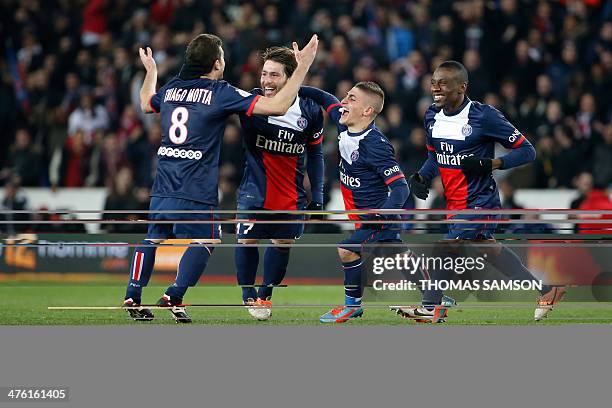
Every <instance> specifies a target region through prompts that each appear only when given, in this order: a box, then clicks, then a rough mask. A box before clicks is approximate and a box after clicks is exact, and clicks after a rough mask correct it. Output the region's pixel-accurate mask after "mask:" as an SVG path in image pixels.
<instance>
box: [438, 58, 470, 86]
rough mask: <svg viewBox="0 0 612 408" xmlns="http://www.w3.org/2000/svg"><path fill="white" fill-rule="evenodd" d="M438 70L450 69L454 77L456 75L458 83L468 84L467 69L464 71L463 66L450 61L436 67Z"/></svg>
mask: <svg viewBox="0 0 612 408" xmlns="http://www.w3.org/2000/svg"><path fill="white" fill-rule="evenodd" d="M439 68H445V69H450V70H452V71H455V75H457V79H458V80H459V82H462V83H465V84H467V83H468V82H469V81H468V71H467V69H465V67H464V66H463V64H462V63H460V62H457V61H452V60H449V61H444V62H443V63H441V64H440V65H439V66H438V69H439Z"/></svg>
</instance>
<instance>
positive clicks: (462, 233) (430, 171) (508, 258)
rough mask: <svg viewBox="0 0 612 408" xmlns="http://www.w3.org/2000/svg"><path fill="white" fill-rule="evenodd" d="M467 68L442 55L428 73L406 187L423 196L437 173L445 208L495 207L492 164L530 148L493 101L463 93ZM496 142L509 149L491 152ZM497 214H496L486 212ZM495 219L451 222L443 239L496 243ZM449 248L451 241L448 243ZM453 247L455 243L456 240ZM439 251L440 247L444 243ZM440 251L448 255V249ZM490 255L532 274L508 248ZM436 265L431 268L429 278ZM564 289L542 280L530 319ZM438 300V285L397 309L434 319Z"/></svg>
mask: <svg viewBox="0 0 612 408" xmlns="http://www.w3.org/2000/svg"><path fill="white" fill-rule="evenodd" d="M467 87H468V73H467V70H466V69H465V67H464V66H463V65H462V64H461V63H459V62H456V61H446V62H443V63H442V64H440V66H439V67H438V68H437V69H436V70H435V72H434V74H433V76H432V79H431V93H432V95H433V100H434V103H433V104H432V105H431V106H430V107H429V109H428V110H427V112H426V113H425V121H424V124H425V130H426V132H427V150H428V151H429V152H428V158H427V160H426V161H425V163H424V164H423V166H422V167H421V169H420V170H419V171H418V172H417V173H414V174H413V175H411V176H410V177H409V185H410V191H411V192H412V193H413V194H414V195H415V196H416V197H418V198H420V199H422V200H424V199H426V198H427V196H428V187H427V185H428V184H429V183H430V182H431V180H432V179H433V178H434V177H435V176H437V175H438V174H439V175H440V176H441V178H442V183H443V184H444V196H445V198H446V203H447V204H446V208H447V209H449V210H456V209H466V208H469V209H498V208H500V207H501V203H500V198H499V192H498V190H497V185H496V184H495V180H494V179H493V176H492V174H491V173H492V171H493V170H495V169H511V168H513V167H517V166H521V165H524V164H527V163H530V162H532V161H533V160H534V159H535V149H534V148H533V146H532V145H531V143H529V141H528V140H527V139H526V138H525V136H523V134H522V133H521V132H520V131H519V130H517V129H516V128H515V127H514V126H513V125H512V124H510V123H509V122H508V121H507V120H506V118H505V117H504V116H503V115H502V114H501V113H500V112H499V111H498V110H497V109H495V108H494V107H492V106H490V105H485V104H482V103H479V102H476V101H472V100H470V99H469V98H468V97H467V96H466V94H465V93H466V90H467ZM495 143H501V144H502V145H503V146H504V147H506V148H508V149H512V150H511V152H510V153H508V154H506V155H504V156H502V157H498V158H494V147H495ZM451 218H453V219H473V220H477V219H482V218H483V216H481V215H466V214H463V215H454V216H451ZM484 218H487V219H491V220H492V219H496V218H498V217H496V216H491V215H488V216H485V217H484ZM495 227H496V225H495V224H478V223H474V224H451V225H449V232H448V234H447V235H446V236H445V240H449V241H450V240H452V242H454V243H457V242H460V241H478V242H484V243H495V239H494V237H493V232H494V230H495ZM447 246H448V247H449V248H450V247H451V245H447ZM441 247H442V248H443V247H444V245H441ZM455 247H456V246H455ZM442 252H445V250H444V249H443V250H442ZM443 255H448V256H453V251H452V249H449V250H448V251H447V253H445V254H443ZM492 255H493V256H490V257H489V259H488V260H489V261H490V262H491V263H492V264H493V265H494V266H495V267H496V268H497V269H498V270H500V272H502V273H504V274H505V275H506V276H511V277H513V278H515V279H523V280H533V279H534V277H533V275H532V274H531V272H530V271H529V270H528V269H527V268H526V267H525V265H523V263H522V262H521V259H520V258H519V257H518V256H517V255H516V254H515V253H514V252H513V251H512V250H511V249H509V248H507V247H505V246H502V245H499V246H496V247H494V251H493V254H492ZM434 273H435V271H432V278H433V275H434ZM564 294H565V288H562V287H553V286H543V289H542V293H541V296H540V297H539V299H538V305H537V308H536V310H535V316H534V317H535V320H540V319H542V318H544V317H545V316H546V315H547V314H548V312H549V311H550V310H551V309H552V306H553V305H554V304H556V303H557V302H558V301H559V300H561V298H562V297H563V295H564ZM441 300H442V292H441V291H435V290H431V291H425V292H424V293H423V306H410V307H403V308H401V309H400V310H396V311H397V312H398V314H400V315H402V316H404V317H408V318H413V319H417V320H423V321H430V322H438V321H440V319H439V316H437V315H436V311H435V306H436V305H439V304H440V302H441Z"/></svg>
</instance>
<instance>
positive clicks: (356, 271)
mask: <svg viewBox="0 0 612 408" xmlns="http://www.w3.org/2000/svg"><path fill="white" fill-rule="evenodd" d="M342 269H343V270H344V304H345V305H347V306H357V305H360V304H361V298H362V297H363V285H362V282H361V278H362V276H361V275H362V270H363V261H362V259H361V258H359V259H357V260H356V261H350V262H342Z"/></svg>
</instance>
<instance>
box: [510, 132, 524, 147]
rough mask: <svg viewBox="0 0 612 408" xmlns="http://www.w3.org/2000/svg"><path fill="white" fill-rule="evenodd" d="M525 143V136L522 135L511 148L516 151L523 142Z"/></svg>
mask: <svg viewBox="0 0 612 408" xmlns="http://www.w3.org/2000/svg"><path fill="white" fill-rule="evenodd" d="M524 141H525V136H523V135H521V137H519V140H517V141H516V142H514V144H513V145H512V146H511V147H512V148H513V149H516V148H517V147H519V146H520V145H521V144H522V143H523V142H524Z"/></svg>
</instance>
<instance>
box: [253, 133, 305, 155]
mask: <svg viewBox="0 0 612 408" xmlns="http://www.w3.org/2000/svg"><path fill="white" fill-rule="evenodd" d="M255 146H256V147H257V148H259V149H263V150H267V151H269V152H273V153H285V154H302V153H304V150H305V145H304V143H299V142H298V138H297V137H296V135H295V133H293V132H290V131H288V130H284V129H280V130H279V131H278V135H277V137H276V139H268V138H266V137H265V136H263V135H257V139H256V140H255Z"/></svg>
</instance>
